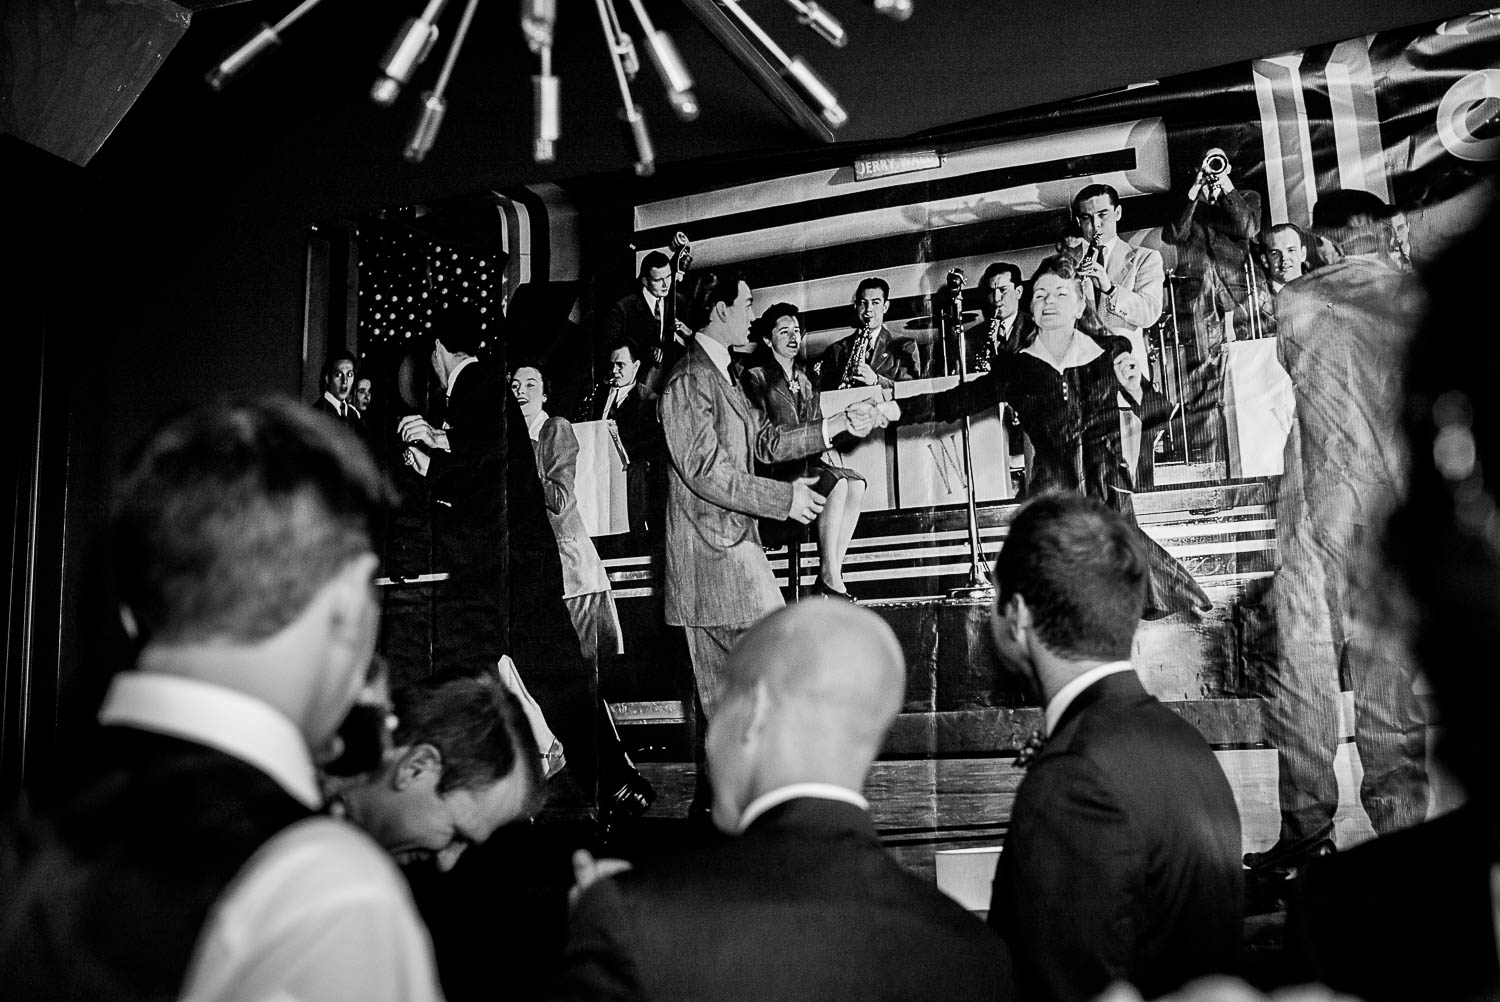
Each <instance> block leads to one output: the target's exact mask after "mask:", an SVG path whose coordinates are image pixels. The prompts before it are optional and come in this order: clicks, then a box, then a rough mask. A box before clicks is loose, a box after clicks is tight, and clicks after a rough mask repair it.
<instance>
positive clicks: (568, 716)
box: [397, 305, 619, 820]
mask: <svg viewBox="0 0 1500 1002" xmlns="http://www.w3.org/2000/svg"><path fill="white" fill-rule="evenodd" d="M434 327H435V330H436V331H437V332H438V333H437V337H436V338H435V339H434V342H433V349H432V367H433V372H434V373H435V374H436V375H437V378H438V381H439V382H440V383H441V384H442V385H443V386H444V388H445V389H446V391H447V407H446V410H445V413H446V420H444V421H443V426H442V427H441V428H439V427H435V426H434V425H432V424H431V423H430V422H428V420H427V419H426V418H424V417H422V416H421V415H416V414H412V415H408V416H407V417H404V418H402V419H401V421H400V423H399V424H398V425H397V432H398V434H400V436H401V438H402V440H403V441H405V442H407V443H408V448H407V450H406V456H407V460H406V461H407V463H408V464H410V465H411V466H412V467H413V468H414V469H416V470H417V471H418V472H422V473H425V474H426V475H427V478H428V481H429V482H430V483H431V486H432V496H433V499H434V501H435V502H436V504H435V506H434V518H433V536H434V550H435V551H436V563H437V568H438V569H439V570H444V571H447V572H448V573H449V574H450V575H451V578H450V580H448V581H447V582H444V583H443V584H442V585H441V586H440V589H441V590H440V591H439V592H438V594H437V601H436V603H435V615H436V620H437V622H436V633H437V636H436V644H435V647H434V652H433V663H434V666H435V667H436V668H437V669H438V670H441V671H443V672H446V673H457V674H465V675H477V674H480V673H487V672H492V671H493V670H494V666H495V663H496V662H497V661H498V660H499V658H500V656H501V655H502V654H510V655H511V656H512V657H513V658H514V659H515V662H516V666H517V667H518V669H519V670H520V671H521V672H522V673H523V676H524V677H525V679H526V684H527V686H528V687H529V688H530V690H531V692H532V694H533V695H535V696H536V699H537V702H538V703H539V704H541V707H542V709H543V711H545V713H546V716H547V722H548V724H550V725H551V727H552V729H553V730H554V731H555V732H556V733H557V736H558V738H559V740H560V741H561V742H562V745H563V751H564V753H565V755H566V756H567V762H568V765H569V767H570V768H569V773H570V774H571V775H572V776H573V777H574V778H575V779H576V781H577V783H578V785H579V787H580V788H581V789H582V791H583V794H584V796H585V798H586V799H587V801H588V802H589V803H590V804H593V803H595V802H596V801H597V800H598V799H599V791H598V789H597V777H598V773H599V768H598V760H597V749H598V745H597V741H598V738H599V736H600V734H601V733H603V732H602V731H601V730H600V729H599V728H598V726H597V725H598V721H596V718H595V714H596V703H597V698H596V697H597V676H596V675H595V674H594V673H593V672H592V671H590V669H589V667H588V666H587V665H586V664H585V663H584V660H583V657H582V655H581V653H580V652H579V649H578V636H577V634H576V633H575V632H574V630H573V622H572V620H571V619H570V618H569V616H568V610H567V607H566V606H565V605H564V604H563V599H562V595H563V577H562V563H561V560H560V558H559V557H558V551H557V540H556V538H555V537H554V536H553V533H552V526H551V523H550V522H548V520H547V510H546V506H545V503H544V501H543V497H542V486H541V482H540V481H539V480H538V479H537V476H536V464H535V460H534V459H533V456H532V451H531V441H530V439H529V438H528V437H527V434H526V423H525V421H524V420H523V419H522V418H521V413H520V410H519V409H518V407H517V405H516V402H515V397H514V396H513V395H512V394H511V392H510V389H509V387H508V386H507V385H506V384H505V382H504V380H503V377H502V376H501V374H500V373H499V372H498V371H496V369H495V367H494V365H493V363H492V362H491V361H490V360H488V359H480V358H479V351H480V347H481V343H482V341H483V339H484V336H485V329H484V328H483V327H482V326H481V318H480V315H479V313H478V312H477V311H476V310H474V309H473V308H472V307H466V306H461V305H450V306H449V307H447V308H445V309H444V311H443V312H442V313H440V314H439V315H438V317H437V319H436V321H435V324H434ZM518 459H520V460H522V461H518ZM512 569H520V570H519V571H517V570H512ZM518 572H519V573H524V575H525V579H526V580H525V586H524V587H507V586H506V585H507V581H508V580H509V579H510V577H511V576H512V575H514V574H516V573H518ZM543 750H544V751H546V749H543ZM611 751H612V757H611V763H610V764H611V766H613V764H614V760H615V757H617V756H618V754H619V749H618V743H617V741H616V742H612V743H611ZM609 810H610V802H609V798H608V797H607V796H606V797H605V798H604V803H603V805H602V807H601V813H603V814H607V813H608V811H609ZM601 820H607V818H604V819H601Z"/></svg>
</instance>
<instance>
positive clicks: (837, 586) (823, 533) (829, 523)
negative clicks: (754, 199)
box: [740, 303, 865, 598]
mask: <svg viewBox="0 0 1500 1002" xmlns="http://www.w3.org/2000/svg"><path fill="white" fill-rule="evenodd" d="M760 329H761V331H762V338H763V342H764V347H765V350H764V351H761V352H757V354H756V358H757V363H758V364H755V365H752V366H750V367H748V368H746V369H745V371H744V373H743V374H742V375H741V376H740V385H741V386H742V387H743V388H744V390H745V396H747V397H749V398H750V403H751V404H752V405H753V406H754V407H755V408H756V409H757V410H759V411H760V412H761V413H762V414H764V415H765V416H766V420H768V421H770V422H771V423H772V424H777V425H796V424H802V423H804V422H806V421H816V420H819V419H821V418H822V416H823V408H822V405H821V404H820V403H819V402H818V393H817V391H816V390H814V389H813V385H812V380H811V379H809V378H808V375H807V373H806V372H805V371H804V370H803V368H802V366H801V365H800V364H799V363H798V362H797V350H798V349H799V348H800V347H801V345H802V326H801V321H800V320H799V319H798V318H797V307H795V306H793V305H792V304H791V303H777V304H776V305H775V306H772V307H771V308H770V309H769V310H767V311H766V312H765V313H764V314H763V315H762V316H761V318H760ZM760 472H761V473H762V475H764V476H767V477H774V478H776V479H777V480H795V479H797V478H799V477H814V478H817V481H818V482H817V483H816V484H813V485H812V488H813V490H815V491H817V492H818V493H819V494H822V495H825V496H826V497H827V498H828V503H827V505H826V506H825V507H824V509H823V513H822V514H821V515H819V516H818V521H817V529H818V561H819V564H818V581H817V584H816V585H814V586H813V591H814V592H817V593H819V594H825V595H835V596H838V597H841V598H848V597H849V591H848V589H847V588H846V587H845V586H844V574H843V568H844V554H845V553H847V552H848V550H849V542H850V540H852V539H853V538H854V527H855V526H856V525H858V524H859V512H860V507H861V504H862V503H863V501H864V496H865V478H864V477H862V476H860V475H859V474H858V473H855V472H854V471H853V470H850V469H845V468H844V467H842V466H835V465H834V464H832V463H829V462H827V461H825V460H824V459H823V458H822V457H820V456H810V457H808V458H806V459H797V460H793V461H791V462H789V463H778V464H775V465H774V466H766V467H762V468H761V470H760ZM787 528H788V529H789V530H790V531H793V532H796V531H800V528H801V527H800V526H797V525H796V524H795V523H790V524H788V525H787ZM768 529H769V530H770V532H769V535H768V532H767V530H768ZM761 537H762V539H763V540H765V541H766V542H767V543H768V544H775V543H776V542H777V541H778V540H781V539H783V538H788V533H787V532H782V531H780V529H779V527H767V526H762V529H761Z"/></svg>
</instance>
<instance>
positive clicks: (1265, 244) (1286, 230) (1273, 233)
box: [1261, 223, 1307, 296]
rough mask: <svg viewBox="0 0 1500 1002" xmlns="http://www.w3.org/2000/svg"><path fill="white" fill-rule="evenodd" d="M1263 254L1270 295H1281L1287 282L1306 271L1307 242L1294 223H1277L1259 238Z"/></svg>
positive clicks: (1300, 229) (1299, 276) (1299, 228)
mask: <svg viewBox="0 0 1500 1002" xmlns="http://www.w3.org/2000/svg"><path fill="white" fill-rule="evenodd" d="M1261 253H1262V254H1264V255H1265V261H1266V276H1267V279H1268V281H1267V284H1268V285H1269V286H1270V287H1271V295H1273V296H1279V295H1281V290H1282V289H1284V288H1286V286H1287V283H1288V282H1291V281H1293V280H1295V279H1298V278H1301V277H1302V276H1303V275H1304V274H1306V273H1307V242H1306V240H1305V239H1304V238H1303V235H1302V228H1301V227H1299V226H1298V225H1297V224H1296V223H1277V224H1276V225H1275V226H1272V227H1271V228H1270V229H1269V230H1266V232H1265V234H1264V235H1263V236H1262V238H1261Z"/></svg>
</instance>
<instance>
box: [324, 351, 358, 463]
mask: <svg viewBox="0 0 1500 1002" xmlns="http://www.w3.org/2000/svg"><path fill="white" fill-rule="evenodd" d="M353 394H354V356H353V355H351V354H349V353H348V352H346V351H339V352H336V353H335V354H332V355H329V356H328V360H327V361H326V362H324V363H323V395H322V396H320V397H318V399H316V400H314V401H313V410H315V411H322V412H323V413H324V414H328V415H330V416H332V417H334V418H337V419H338V420H340V421H342V422H343V423H344V424H345V425H347V426H348V428H349V430H350V431H352V432H354V434H356V435H358V436H359V438H360V440H361V441H364V442H366V443H367V444H368V440H367V439H366V438H365V420H364V415H363V414H361V413H360V410H359V408H358V407H356V406H354V400H353Z"/></svg>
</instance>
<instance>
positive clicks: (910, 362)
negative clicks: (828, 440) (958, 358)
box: [818, 278, 922, 390]
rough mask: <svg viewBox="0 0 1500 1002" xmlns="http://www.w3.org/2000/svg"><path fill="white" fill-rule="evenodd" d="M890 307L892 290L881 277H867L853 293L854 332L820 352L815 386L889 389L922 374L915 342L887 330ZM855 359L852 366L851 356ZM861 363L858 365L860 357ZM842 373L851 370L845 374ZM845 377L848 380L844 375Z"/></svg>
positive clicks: (835, 388)
mask: <svg viewBox="0 0 1500 1002" xmlns="http://www.w3.org/2000/svg"><path fill="white" fill-rule="evenodd" d="M890 305H891V287H890V285H889V284H887V283H886V281H885V279H883V278H867V279H865V280H864V281H862V282H860V283H859V287H858V288H857V289H855V290H854V313H855V315H856V316H857V317H858V321H857V326H856V327H855V329H854V333H852V334H850V335H849V336H848V337H846V338H844V339H843V340H840V341H835V342H834V343H833V344H831V345H829V346H828V347H827V349H825V350H824V352H823V360H822V361H821V362H820V363H819V369H818V386H819V388H820V389H824V390H840V389H847V388H848V387H850V386H875V385H877V384H879V385H880V386H883V387H885V388H886V389H890V388H891V387H892V386H894V385H895V384H896V383H897V382H898V381H900V380H903V379H916V378H917V377H918V376H919V375H921V374H922V356H921V353H920V352H919V351H918V350H917V342H915V341H913V340H912V339H911V338H909V337H896V336H895V335H893V334H891V332H890V331H888V330H886V327H885V311H886V310H887V309H889V308H890ZM851 354H855V355H857V356H858V357H856V359H855V361H854V363H853V364H851V362H850V355H851ZM861 357H862V358H863V359H864V361H863V362H860V361H859V358H861ZM845 370H852V371H849V372H847V373H846V371H845ZM846 375H847V377H848V378H847V379H846V378H845V376H846Z"/></svg>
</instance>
